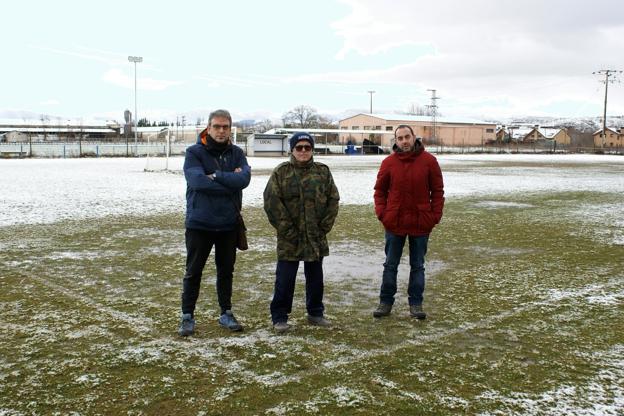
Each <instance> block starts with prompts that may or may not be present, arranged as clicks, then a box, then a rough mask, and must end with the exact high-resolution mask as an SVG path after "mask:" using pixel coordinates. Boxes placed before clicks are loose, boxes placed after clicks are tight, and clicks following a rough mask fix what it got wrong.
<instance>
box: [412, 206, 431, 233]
mask: <svg viewBox="0 0 624 416" xmlns="http://www.w3.org/2000/svg"><path fill="white" fill-rule="evenodd" d="M416 207H417V208H418V229H419V230H421V231H423V232H430V231H431V230H432V229H433V227H434V226H435V215H434V214H433V211H431V205H430V204H418V205H417V206H416Z"/></svg>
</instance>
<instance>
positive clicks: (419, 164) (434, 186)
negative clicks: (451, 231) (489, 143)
mask: <svg viewBox="0 0 624 416" xmlns="http://www.w3.org/2000/svg"><path fill="white" fill-rule="evenodd" d="M443 208H444V182H443V180H442V171H440V165H438V161H437V159H436V158H435V157H434V156H433V155H432V154H431V153H429V152H426V151H425V150H424V148H423V146H422V144H420V142H416V150H415V151H413V152H396V151H395V153H393V154H391V155H390V156H388V157H387V158H385V159H384V161H383V162H382V163H381V167H380V168H379V173H378V174H377V182H376V183H375V214H377V218H379V220H380V221H381V222H382V224H383V225H384V227H385V228H386V230H388V231H390V232H391V233H393V234H398V235H412V236H422V235H427V234H429V233H430V232H431V230H432V229H433V227H434V226H435V225H436V224H437V223H439V222H440V219H441V218H442V209H443Z"/></svg>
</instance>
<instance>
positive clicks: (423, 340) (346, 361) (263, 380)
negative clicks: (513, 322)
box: [31, 276, 624, 386]
mask: <svg viewBox="0 0 624 416" xmlns="http://www.w3.org/2000/svg"><path fill="white" fill-rule="evenodd" d="M31 278H32V279H34V280H36V281H38V282H39V283H41V284H42V285H44V286H46V287H48V288H50V289H52V290H54V291H55V292H58V293H60V294H62V295H64V296H68V297H70V298H72V299H74V300H77V301H79V302H81V303H84V304H86V305H88V306H90V307H92V308H94V309H95V310H97V311H99V312H103V313H105V314H107V315H109V316H110V317H111V318H113V319H115V320H118V321H121V322H123V323H126V324H128V327H129V328H130V329H131V330H132V331H134V332H136V333H139V334H145V332H147V331H152V329H153V328H152V325H153V320H152V319H151V318H147V317H144V316H140V315H138V314H136V313H135V314H132V315H130V314H128V313H125V312H121V311H118V310H116V309H114V308H111V307H108V306H105V305H102V304H101V303H98V302H95V301H93V300H91V299H89V298H86V297H85V296H84V295H82V294H80V293H77V292H75V291H73V290H71V289H68V288H66V287H63V286H61V285H59V284H56V283H52V282H49V281H46V280H44V279H43V278H40V277H36V276H33V277H31ZM622 282H624V277H623V276H618V277H616V278H612V279H610V280H609V281H608V282H607V283H605V284H591V285H588V286H585V287H584V288H581V289H577V290H574V291H568V292H566V293H563V294H561V295H558V296H557V297H554V298H551V299H548V300H543V301H538V302H533V303H529V304H526V305H523V306H519V307H517V308H514V309H511V310H508V311H504V312H501V313H499V314H497V315H495V316H490V317H488V318H484V319H481V320H479V321H476V322H472V323H466V324H464V325H461V326H459V327H457V328H453V329H445V330H440V331H438V332H436V333H433V334H428V335H422V334H420V333H418V332H417V331H414V335H418V338H417V339H406V340H405V341H404V342H402V343H398V344H395V345H393V346H392V347H389V348H383V349H375V350H371V351H362V350H360V351H358V354H356V355H353V356H351V357H343V358H339V359H338V360H334V361H329V362H327V363H325V364H324V365H322V366H318V367H316V368H313V369H306V370H305V371H301V372H300V373H299V374H293V375H288V376H286V375H283V374H280V373H273V374H269V375H267V374H262V375H260V374H257V373H255V372H253V371H251V370H249V369H245V368H243V367H242V363H240V362H239V363H236V365H235V366H232V363H231V362H230V363H228V364H227V365H226V364H225V361H223V363H221V361H222V360H216V361H215V362H214V363H213V364H214V365H216V366H218V367H221V368H223V369H225V370H226V371H227V372H229V373H233V374H237V375H243V376H244V377H246V378H248V379H253V380H254V381H256V382H258V383H259V384H263V385H267V386H283V385H286V384H288V383H291V382H300V381H301V380H303V379H305V378H307V377H310V376H314V375H323V374H326V373H331V372H333V371H335V370H336V369H339V368H341V367H344V366H347V365H352V364H356V363H358V362H361V361H365V360H370V359H374V358H376V357H380V356H384V355H390V354H393V353H395V352H397V351H400V350H402V349H404V348H408V347H412V346H418V345H423V344H429V343H431V342H435V341H439V340H441V339H443V338H447V337H450V336H453V335H458V334H463V333H466V332H469V331H472V330H475V329H479V328H484V327H489V326H491V325H492V324H494V323H498V322H501V321H502V320H504V319H507V318H510V317H512V316H515V315H518V314H521V313H524V312H527V311H529V310H532V309H535V308H537V307H540V306H546V307H548V306H556V305H557V304H559V303H560V302H561V301H563V300H567V299H570V298H580V297H583V296H587V295H591V294H602V293H604V290H605V289H609V288H612V287H617V286H618V285H620V284H622ZM253 338H255V339H257V340H267V341H268V340H269V339H270V340H271V341H270V342H271V343H273V344H274V343H275V342H274V341H275V340H274V339H273V337H271V336H270V334H269V333H268V331H266V330H264V329H261V330H257V331H252V332H251V333H249V335H247V339H249V340H250V343H252V344H253V343H255V341H253ZM276 338H278V339H279V337H276ZM406 338H409V334H408V335H407V336H406ZM300 340H301V342H309V339H307V338H300ZM169 341H171V342H175V341H174V340H173V339H169ZM289 341H292V338H290V339H289ZM192 342H193V343H196V342H201V343H202V344H203V345H214V346H219V345H223V344H228V343H232V342H234V343H236V342H240V341H232V340H231V338H229V337H219V338H216V339H214V340H208V342H206V341H204V340H201V341H199V340H195V339H192ZM200 350H201V349H200Z"/></svg>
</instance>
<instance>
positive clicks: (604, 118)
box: [592, 69, 622, 149]
mask: <svg viewBox="0 0 624 416" xmlns="http://www.w3.org/2000/svg"><path fill="white" fill-rule="evenodd" d="M618 73H619V74H621V73H622V71H618V70H616V69H601V70H600V71H594V72H592V74H594V75H604V76H605V79H604V81H600V82H604V84H605V98H604V108H603V111H602V134H601V136H602V148H603V149H604V147H605V142H606V140H607V94H608V93H609V82H615V81H616V78H613V79H609V78H610V77H615V75H617V74H618Z"/></svg>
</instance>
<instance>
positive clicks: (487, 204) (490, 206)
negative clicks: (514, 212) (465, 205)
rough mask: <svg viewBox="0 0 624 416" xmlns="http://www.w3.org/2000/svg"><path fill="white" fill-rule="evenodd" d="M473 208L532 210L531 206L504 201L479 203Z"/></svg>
mask: <svg viewBox="0 0 624 416" xmlns="http://www.w3.org/2000/svg"><path fill="white" fill-rule="evenodd" d="M474 206H475V207H480V208H488V209H498V208H532V207H533V205H531V204H523V203H521V202H505V201H481V202H477V203H476V204H474Z"/></svg>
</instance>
